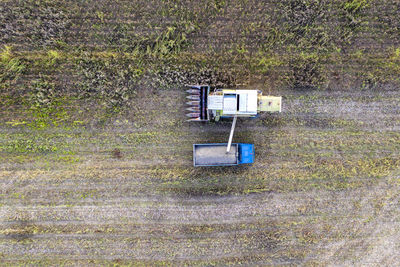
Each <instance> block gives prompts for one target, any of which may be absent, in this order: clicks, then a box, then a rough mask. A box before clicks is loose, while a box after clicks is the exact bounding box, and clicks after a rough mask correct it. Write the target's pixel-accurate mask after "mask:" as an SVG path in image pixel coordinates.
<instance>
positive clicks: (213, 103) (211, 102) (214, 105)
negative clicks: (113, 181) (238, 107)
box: [207, 95, 224, 110]
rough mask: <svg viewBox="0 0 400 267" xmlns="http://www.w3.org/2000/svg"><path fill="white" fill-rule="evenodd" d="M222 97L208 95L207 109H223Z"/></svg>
mask: <svg viewBox="0 0 400 267" xmlns="http://www.w3.org/2000/svg"><path fill="white" fill-rule="evenodd" d="M223 101H224V96H222V95H209V96H208V105H207V106H208V109H212V110H222V109H223V108H224V104H223V103H224V102H223Z"/></svg>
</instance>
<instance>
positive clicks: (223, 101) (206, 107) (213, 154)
mask: <svg viewBox="0 0 400 267" xmlns="http://www.w3.org/2000/svg"><path fill="white" fill-rule="evenodd" d="M186 92H187V93H189V95H188V96H187V98H188V100H189V101H188V102H187V103H186V104H187V105H188V106H189V107H188V108H187V110H188V111H189V113H187V114H186V116H188V117H189V119H188V121H193V122H208V121H219V120H220V119H226V118H232V119H233V121H232V127H231V132H230V135H229V140H228V143H217V144H194V145H193V164H194V166H195V167H197V166H232V165H239V164H251V163H253V162H254V145H253V144H243V143H238V144H236V143H235V144H232V138H233V133H234V130H235V126H236V120H237V118H238V117H248V118H255V117H258V116H259V112H281V102H282V97H280V96H263V95H262V92H261V91H260V90H236V89H214V90H211V88H210V86H208V85H191V86H189V89H188V90H187V91H186Z"/></svg>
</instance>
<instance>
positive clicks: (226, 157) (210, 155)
mask: <svg viewBox="0 0 400 267" xmlns="http://www.w3.org/2000/svg"><path fill="white" fill-rule="evenodd" d="M227 145H228V144H227V143H217V144H194V145H193V166H194V167H202V166H203V167H205V166H235V165H241V164H252V163H253V162H254V145H253V144H243V143H235V144H232V145H231V148H230V151H229V152H226V147H227Z"/></svg>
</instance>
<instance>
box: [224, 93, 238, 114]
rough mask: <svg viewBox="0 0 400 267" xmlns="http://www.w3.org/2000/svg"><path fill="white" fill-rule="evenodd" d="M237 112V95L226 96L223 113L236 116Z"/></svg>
mask: <svg viewBox="0 0 400 267" xmlns="http://www.w3.org/2000/svg"><path fill="white" fill-rule="evenodd" d="M236 111H237V101H236V95H234V94H232V95H231V94H229V95H224V109H223V113H224V114H236Z"/></svg>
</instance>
